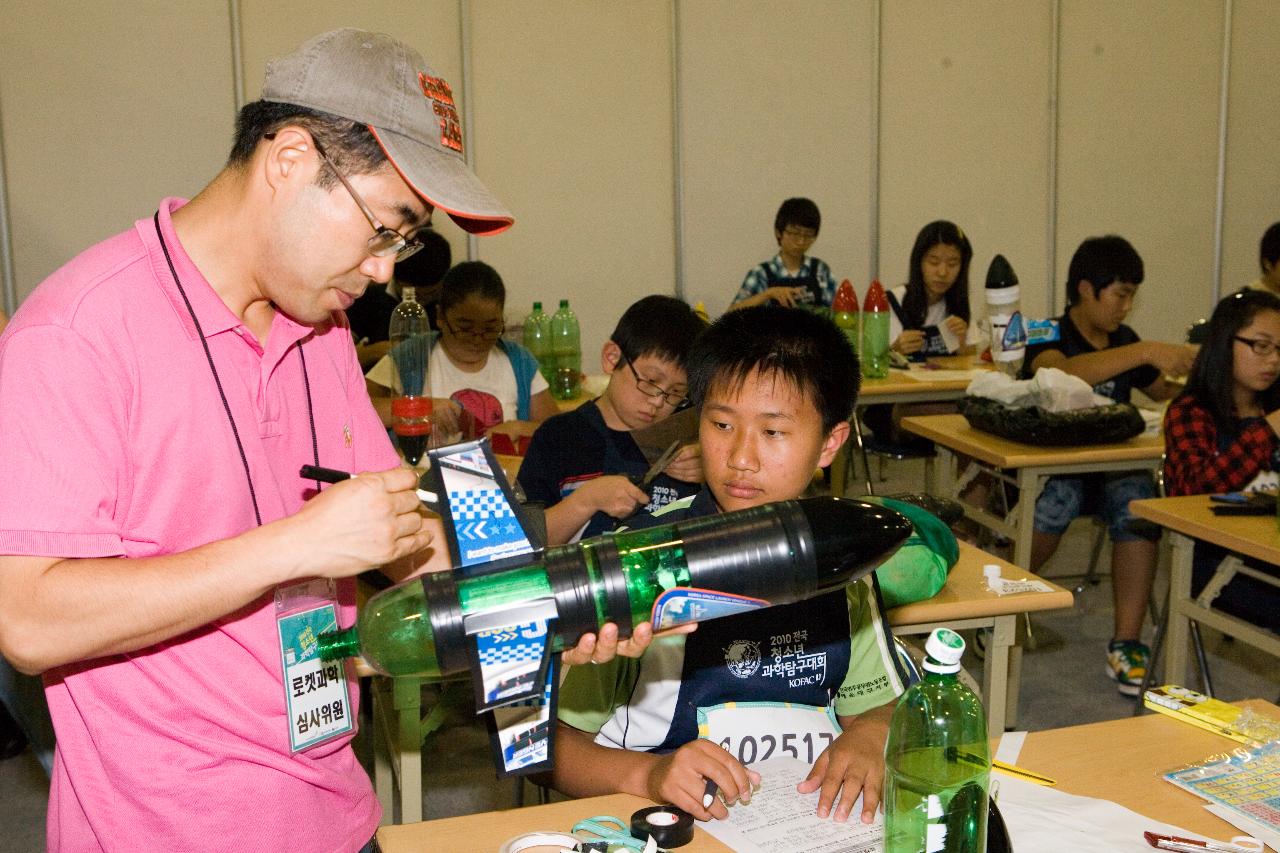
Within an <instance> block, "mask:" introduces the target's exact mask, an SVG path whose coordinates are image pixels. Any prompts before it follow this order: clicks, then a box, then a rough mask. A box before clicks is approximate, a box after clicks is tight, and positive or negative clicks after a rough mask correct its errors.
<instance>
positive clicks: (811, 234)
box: [782, 228, 818, 242]
mask: <svg viewBox="0 0 1280 853" xmlns="http://www.w3.org/2000/svg"><path fill="white" fill-rule="evenodd" d="M782 233H783V235H784V236H786V237H790V238H791V239H793V240H800V241H804V242H807V241H810V240H816V239H818V232H817V231H814V230H812V229H809V228H784V229H782Z"/></svg>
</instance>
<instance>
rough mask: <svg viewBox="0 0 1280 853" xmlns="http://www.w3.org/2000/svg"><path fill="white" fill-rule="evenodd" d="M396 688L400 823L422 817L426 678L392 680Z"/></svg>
mask: <svg viewBox="0 0 1280 853" xmlns="http://www.w3.org/2000/svg"><path fill="white" fill-rule="evenodd" d="M392 690H394V691H395V706H396V716H397V718H398V722H399V729H398V731H397V732H396V736H397V741H398V742H397V743H396V744H395V760H396V762H397V763H398V765H399V767H400V822H401V823H417V822H418V821H420V820H422V734H421V730H422V680H421V679H418V678H395V679H392Z"/></svg>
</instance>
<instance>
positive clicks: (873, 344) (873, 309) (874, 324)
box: [858, 280, 889, 379]
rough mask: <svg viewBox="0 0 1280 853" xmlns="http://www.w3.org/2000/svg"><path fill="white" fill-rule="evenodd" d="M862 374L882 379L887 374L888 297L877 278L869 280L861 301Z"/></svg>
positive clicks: (859, 353)
mask: <svg viewBox="0 0 1280 853" xmlns="http://www.w3.org/2000/svg"><path fill="white" fill-rule="evenodd" d="M858 355H859V356H860V357H861V359H862V375H863V376H865V377H866V378H868V379H884V378H885V377H886V376H888V375H889V299H888V297H886V296H885V295H884V287H882V286H881V284H880V282H879V280H876V281H873V282H871V286H870V287H868V288H867V296H866V299H864V300H863V302H862V346H861V348H859V350H858Z"/></svg>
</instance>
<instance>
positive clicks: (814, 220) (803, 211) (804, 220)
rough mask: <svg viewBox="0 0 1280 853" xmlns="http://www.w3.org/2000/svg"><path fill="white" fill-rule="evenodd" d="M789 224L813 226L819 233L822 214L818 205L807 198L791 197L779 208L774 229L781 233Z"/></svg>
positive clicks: (814, 231)
mask: <svg viewBox="0 0 1280 853" xmlns="http://www.w3.org/2000/svg"><path fill="white" fill-rule="evenodd" d="M788 225H796V226H799V227H800V228H812V229H813V233H814V234H817V233H818V232H819V231H821V230H822V214H821V213H819V212H818V206H817V205H816V204H814V203H813V202H812V201H810V200H809V199H807V198H789V199H787V200H786V201H784V202H783V203H782V206H781V207H779V208H778V215H777V216H775V217H774V218H773V230H774V231H775V232H779V233H780V232H782V231H784V230H786V227H787V226H788Z"/></svg>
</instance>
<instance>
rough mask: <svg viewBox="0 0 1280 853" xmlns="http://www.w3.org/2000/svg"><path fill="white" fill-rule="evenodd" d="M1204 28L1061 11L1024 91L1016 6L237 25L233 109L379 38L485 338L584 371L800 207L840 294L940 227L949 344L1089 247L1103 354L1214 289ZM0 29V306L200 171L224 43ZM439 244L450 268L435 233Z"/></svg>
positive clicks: (702, 2) (1239, 18)
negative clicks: (421, 70)
mask: <svg viewBox="0 0 1280 853" xmlns="http://www.w3.org/2000/svg"><path fill="white" fill-rule="evenodd" d="M1224 2H1225V0H1181V2H1178V3H1172V4H1170V3H1166V2H1157V0H1135V2H1130V3H1124V4H1115V3H1110V2H1104V0H1096V2H1095V0H1062V2H1061V4H1060V9H1061V13H1060V18H1059V21H1058V24H1059V27H1058V30H1057V32H1058V40H1057V44H1058V45H1059V47H1060V50H1059V60H1058V61H1059V65H1058V76H1057V79H1056V87H1055V80H1054V78H1053V76H1052V74H1051V69H1052V67H1053V66H1052V58H1053V55H1054V54H1053V51H1054V47H1055V41H1054V37H1053V36H1054V32H1055V29H1054V27H1055V21H1054V17H1053V9H1054V7H1053V6H1052V5H1051V4H1050V3H1048V2H1038V3H1032V2H1014V0H972V2H969V3H965V4H954V3H949V2H942V0H893V2H885V3H882V4H878V3H876V2H874V0H851V1H850V0H819V2H811V3H783V4H778V3H773V2H766V0H743V2H736V3H732V4H726V3H722V2H717V0H638V2H631V3H613V4H605V3H599V2H591V1H590V0H549V2H541V3H536V4H527V3H517V2H511V1H510V0H430V2H427V3H419V4H413V5H412V9H411V10H410V8H409V7H406V6H405V4H403V3H393V2H389V1H388V0H368V2H364V3H361V4H358V5H354V6H353V5H352V4H350V3H348V2H336V0H326V2H302V0H278V1H277V2H267V0H239V2H238V8H239V10H240V18H241V31H240V34H241V45H242V49H243V76H244V85H245V90H246V94H247V95H248V96H250V97H252V95H253V94H255V93H256V91H257V89H258V87H259V85H260V82H261V78H262V70H263V65H264V63H265V61H266V59H267V57H269V56H272V55H276V54H279V53H281V52H283V51H286V50H289V49H291V48H292V47H293V46H294V45H296V44H297V43H299V42H301V41H302V40H303V39H305V38H307V37H308V36H310V35H312V34H314V33H315V32H319V31H321V30H323V29H327V28H330V27H334V26H339V25H353V26H364V27H370V28H378V29H384V30H394V31H396V32H398V33H399V34H400V35H401V36H402V37H404V38H405V39H406V40H408V41H410V42H411V43H413V44H414V45H415V46H417V47H418V48H419V49H420V50H421V51H422V52H423V53H424V54H425V55H426V56H427V58H428V60H429V61H430V62H431V63H432V64H433V65H434V66H435V67H436V70H437V71H439V72H441V73H443V74H444V75H445V76H446V77H447V78H449V79H450V80H451V81H452V82H453V83H454V89H455V94H457V95H458V97H459V99H460V100H461V101H462V102H463V103H462V106H463V109H464V110H466V111H469V113H470V114H471V117H472V121H473V133H472V134H471V137H470V138H469V139H468V140H467V144H468V146H469V147H470V149H471V154H472V157H473V158H474V162H475V164H476V168H477V171H478V172H479V173H480V175H481V176H482V178H483V179H484V180H485V181H486V182H487V183H488V184H489V185H490V186H491V187H492V189H494V191H495V192H497V193H498V195H499V196H500V197H501V198H503V199H504V200H505V201H506V202H507V203H508V204H509V206H510V207H511V208H512V210H513V211H514V212H515V214H516V217H517V224H516V227H515V228H513V229H512V230H511V231H509V232H508V233H506V234H503V235H500V236H498V237H495V238H490V239H486V240H480V241H478V244H477V253H478V256H479V257H480V258H482V259H484V260H487V261H490V262H491V263H493V264H494V265H495V266H497V267H498V269H499V270H500V271H501V272H502V273H503V275H504V277H505V278H506V280H507V282H508V285H509V288H510V292H511V297H510V304H509V316H510V318H511V319H517V318H518V317H519V316H520V315H522V314H523V313H524V311H525V310H527V306H528V304H529V302H530V301H531V300H532V299H535V298H537V299H542V300H543V301H544V302H553V301H554V300H556V299H558V298H560V297H562V296H563V297H568V298H570V299H571V300H572V301H573V304H574V307H575V309H576V310H577V311H578V313H579V314H580V315H581V316H582V318H583V321H584V350H585V351H586V352H587V366H588V367H590V366H592V365H593V363H594V356H595V352H596V351H597V350H598V347H599V345H600V343H601V341H602V340H603V338H604V336H605V335H606V334H607V333H608V331H609V329H610V328H611V326H612V324H613V321H614V320H615V319H616V317H617V316H618V314H619V313H620V312H621V311H622V309H623V308H624V307H625V305H627V304H628V303H629V302H631V301H632V300H633V299H635V298H637V297H638V296H640V295H642V294H644V293H648V292H653V291H658V292H672V291H673V290H674V289H675V288H676V287H677V281H676V276H677V270H682V271H683V287H684V292H685V294H686V295H687V297H688V298H689V299H690V300H699V299H700V300H704V301H705V302H706V304H707V306H708V307H709V308H710V309H711V310H712V311H713V312H715V311H719V310H721V309H723V308H724V307H725V305H727V303H728V301H729V299H730V297H731V296H732V293H733V292H734V290H735V289H736V287H737V285H738V284H739V283H740V281H741V279H742V275H743V274H744V273H745V271H746V270H747V268H748V267H750V266H751V265H752V264H754V263H756V262H758V261H760V260H762V259H764V258H765V257H767V256H769V255H770V254H771V253H772V252H773V251H774V250H775V248H774V243H773V239H772V233H771V225H772V217H773V213H774V211H775V209H776V207H777V204H778V203H779V201H781V199H783V198H785V197H787V196H789V195H809V196H810V197H812V198H814V199H815V200H816V201H817V202H818V203H819V205H820V206H821V208H822V210H823V214H824V222H823V230H822V235H821V237H820V239H819V241H818V243H817V246H816V248H815V253H816V254H818V255H819V256H820V257H822V258H824V259H825V260H827V261H828V262H829V263H830V264H831V266H832V268H833V269H834V271H835V272H836V274H837V276H839V277H848V278H850V279H851V280H852V281H853V282H854V284H855V286H856V288H857V290H858V291H859V293H862V292H864V291H865V288H866V283H867V280H868V279H869V277H870V276H871V275H872V274H873V272H874V273H875V274H878V275H879V276H880V277H881V278H882V279H883V280H884V282H885V283H886V284H895V283H898V282H901V281H902V280H903V278H904V277H905V275H906V257H907V253H908V252H909V250H910V246H911V242H912V240H913V238H914V235H915V233H916V231H917V230H918V229H919V227H920V226H921V225H922V224H923V223H925V222H926V221H928V220H930V219H933V218H938V217H943V218H950V219H954V220H955V221H956V222H958V223H959V224H960V225H961V226H962V227H964V228H965V230H966V231H967V232H968V233H969V235H970V236H971V238H972V239H973V242H974V245H975V250H976V257H975V262H974V266H973V272H972V279H971V284H972V291H973V301H974V303H975V305H976V306H978V311H979V313H981V307H980V306H981V299H982V295H981V283H982V278H983V275H984V273H985V269H986V265H987V263H988V261H989V260H990V258H991V256H992V255H993V254H994V253H996V252H1002V253H1004V254H1005V255H1006V256H1008V257H1009V259H1010V260H1011V261H1012V263H1013V264H1014V266H1015V268H1016V269H1017V271H1018V273H1019V275H1020V277H1021V278H1022V281H1023V283H1024V286H1025V288H1026V296H1025V297H1024V304H1025V306H1026V308H1027V310H1028V311H1029V313H1033V314H1035V313H1048V312H1050V311H1051V310H1052V311H1056V310H1057V309H1058V308H1059V306H1060V305H1061V302H1062V298H1063V294H1062V282H1063V279H1064V277H1065V271H1066V266H1067V261H1068V260H1069V258H1070V254H1071V252H1072V251H1073V250H1074V248H1075V246H1076V245H1077V244H1078V242H1079V240H1080V239H1082V238H1083V237H1085V236H1088V235H1089V234H1095V233H1102V232H1104V231H1117V232H1119V233H1122V234H1124V235H1126V236H1128V237H1129V238H1130V239H1131V240H1133V242H1134V243H1135V245H1136V246H1137V247H1138V249H1139V251H1140V252H1142V254H1143V256H1144V257H1145V259H1146V261H1147V268H1148V276H1147V281H1148V285H1149V286H1147V287H1144V289H1143V291H1142V292H1141V294H1140V298H1139V307H1138V309H1137V311H1136V312H1135V315H1134V324H1135V325H1136V326H1137V328H1138V329H1139V331H1140V332H1141V333H1143V334H1144V335H1146V336H1152V337H1155V336H1164V337H1175V336H1177V335H1179V334H1180V333H1181V328H1182V327H1183V326H1185V324H1186V323H1187V322H1188V321H1190V320H1191V319H1193V318H1194V317H1197V316H1200V315H1202V314H1204V313H1205V312H1206V311H1208V310H1209V308H1210V307H1211V304H1212V287H1213V281H1214V278H1215V275H1216V274H1217V272H1218V271H1217V270H1216V269H1215V267H1214V263H1213V250H1214V210H1215V195H1216V186H1217V156H1218V97H1219V95H1218V93H1219V87H1220V83H1221V80H1220V73H1221V56H1222V53H1221V50H1222V36H1223V33H1222V24H1223V16H1224V7H1223V3H1224ZM175 9H181V15H178V14H176V13H175ZM1233 10H1234V12H1233V14H1234V19H1233V24H1232V32H1231V35H1232V56H1231V65H1230V72H1231V81H1230V88H1229V92H1230V112H1229V125H1228V130H1229V133H1228V137H1227V167H1226V180H1227V183H1226V189H1227V193H1226V206H1225V211H1224V232H1223V249H1224V254H1223V258H1222V264H1221V274H1222V277H1223V288H1224V291H1229V290H1230V289H1233V288H1235V287H1238V286H1239V285H1240V284H1241V283H1243V282H1245V281H1247V280H1249V279H1250V278H1252V277H1253V276H1254V275H1255V274H1256V252H1257V241H1258V237H1259V236H1260V233H1261V230H1262V229H1263V228H1264V227H1265V226H1266V225H1267V224H1269V223H1270V222H1271V221H1274V220H1275V219H1280V216H1277V211H1276V207H1277V205H1276V204H1275V201H1274V200H1275V198H1276V190H1277V189H1278V188H1280V187H1277V183H1278V182H1280V179H1278V178H1277V170H1276V168H1275V167H1274V165H1273V158H1272V157H1271V156H1270V153H1271V145H1270V143H1271V137H1272V136H1273V134H1272V124H1271V117H1272V112H1273V111H1274V107H1273V102H1274V98H1272V97H1271V93H1273V92H1275V91H1276V90H1277V84H1278V83H1280V79H1278V78H1280V71H1277V70H1276V69H1275V67H1274V66H1275V64H1274V63H1273V62H1272V61H1271V59H1270V56H1271V47H1272V45H1274V44H1275V43H1277V41H1280V19H1277V17H1276V16H1275V15H1274V12H1273V9H1272V8H1271V6H1270V4H1269V3H1268V2H1266V0H1233ZM0 14H2V15H3V22H2V24H0V119H2V121H3V124H2V125H0V129H2V130H3V155H4V158H5V166H6V178H7V187H6V190H7V194H8V202H9V212H10V217H11V220H12V234H13V261H14V267H15V273H16V279H17V281H16V285H17V291H18V293H19V295H20V296H21V295H25V294H26V293H27V292H29V291H30V290H31V288H32V287H34V286H35V284H36V283H38V281H39V280H40V279H41V278H42V277H44V276H45V275H47V274H48V273H49V272H50V271H52V270H53V269H54V268H56V267H57V266H58V265H59V264H61V263H62V262H64V261H65V260H66V259H68V258H69V257H70V256H71V255H72V254H74V253H75V252H76V251H77V250H79V249H81V248H83V247H84V246H86V245H88V244H90V243H91V242H93V241H95V240H98V239H100V238H102V237H104V236H106V235H108V234H110V233H113V232H115V231H117V230H119V229H121V228H123V227H126V226H127V225H128V224H129V223H130V222H132V221H133V220H134V219H136V218H138V217H141V216H145V215H146V214H147V213H149V212H150V211H151V210H152V209H154V206H155V203H156V201H157V200H158V199H159V198H160V197H161V196H163V195H166V194H191V193H193V192H195V191H196V190H198V189H199V187H200V186H201V185H202V184H203V183H204V182H205V181H206V180H207V179H208V178H209V177H210V176H211V175H212V174H213V173H214V172H215V171H216V170H217V168H218V167H219V165H220V164H221V162H222V159H223V157H224V156H225V152H226V149H227V147H228V144H229V139H230V133H231V126H232V115H233V103H234V93H233V91H232V85H233V84H232V60H231V56H232V52H231V50H232V49H231V45H232V33H231V26H230V14H229V4H228V3H227V2H226V0H192V2H189V3H184V4H181V5H180V6H176V7H175V6H174V5H173V4H167V3H160V2H156V0H135V2H131V3H128V4H110V7H109V11H104V10H101V9H100V8H99V6H95V5H93V4H82V3H75V4H72V3H70V2H66V0H52V2H42V3H38V4H37V3H34V2H30V0H10V2H9V3H7V4H6V5H5V7H4V11H3V13H0ZM877 14H878V16H879V17H878V18H877ZM464 16H465V19H464ZM673 20H674V21H675V22H677V29H676V30H674V31H673ZM877 28H878V30H879V42H878V44H879V49H880V67H879V85H878V86H877V84H876V80H877V75H876V67H875V65H874V64H873V58H874V56H875V53H874V48H875V46H876V44H877V42H876V32H877ZM464 32H469V40H468V42H467V44H466V50H467V52H469V57H470V66H469V67H470V70H471V79H470V80H467V81H464V80H463V77H462V71H463V57H464V45H463V33H464ZM673 52H674V56H673ZM1055 91H1056V93H1057V96H1058V104H1057V112H1056V117H1057V122H1058V124H1057V127H1058V130H1057V135H1056V137H1055V139H1056V142H1057V153H1058V160H1057V164H1056V169H1055V168H1054V165H1053V163H1052V161H1051V159H1050V144H1049V143H1050V139H1049V133H1050V129H1051V128H1052V127H1053V126H1054V125H1053V119H1054V116H1055V113H1054V112H1053V111H1052V98H1053V95H1054V93H1055ZM466 92H469V93H470V100H471V102H470V103H467V102H466V96H465V93H466ZM673 93H674V96H678V97H674V96H673ZM673 97H674V100H673ZM877 99H878V103H879V118H880V127H879V134H878V137H877V138H874V139H873V132H872V131H873V126H874V125H873V117H874V115H875V113H874V109H875V105H876V104H877ZM677 108H678V109H677ZM677 112H678V114H679V122H678V124H677V123H676V121H675V114H676V113H677ZM677 139H678V140H679V144H678V153H679V157H678V158H677V157H676V156H675V155H674V153H673V148H674V147H675V146H674V145H673V141H674V140H677ZM877 167H878V181H877V182H876V183H873V176H874V175H876V174H877V172H876V171H875V169H876V168H877ZM1051 176H1052V177H1054V178H1056V181H1057V196H1056V204H1055V203H1054V202H1055V199H1054V198H1053V197H1052V196H1051V195H1050V177H1051ZM676 187H678V188H679V192H678V193H677V192H676ZM873 189H878V191H879V195H878V198H879V205H878V207H876V208H875V209H873V208H872V203H871V202H872V198H873V197H874V195H873ZM1051 213H1054V214H1056V217H1057V228H1056V231H1055V232H1054V233H1053V234H1051V233H1050V229H1049V224H1050V222H1051V215H1050V214H1051ZM677 217H679V221H680V222H681V223H682V226H681V227H680V229H679V233H678V235H677V231H676V222H677ZM441 230H442V231H444V232H445V233H446V235H447V236H449V237H450V239H451V242H452V243H453V245H454V249H455V256H456V257H459V258H461V257H465V256H466V252H467V246H466V241H465V239H464V238H463V237H462V235H461V234H460V233H459V232H458V231H457V229H455V228H453V227H452V226H451V225H450V224H448V223H444V224H442V228H441ZM677 247H678V248H679V256H678V257H677V256H676V253H677ZM877 254H878V264H877V265H876V269H875V270H872V269H871V266H872V259H873V257H875V256H876V255H877ZM1051 254H1053V255H1055V256H1056V257H1055V258H1054V263H1053V272H1052V274H1050V269H1049V266H1050V256H1051ZM1055 290H1056V294H1057V295H1056V298H1055V299H1053V300H1052V301H1051V299H1050V294H1051V293H1052V292H1054V291H1055Z"/></svg>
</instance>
